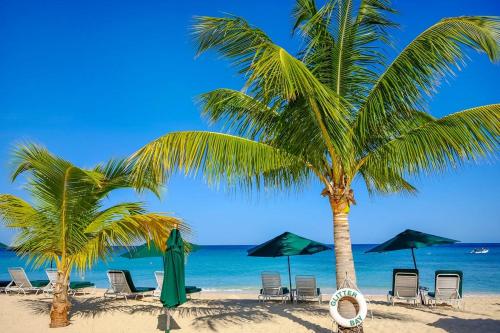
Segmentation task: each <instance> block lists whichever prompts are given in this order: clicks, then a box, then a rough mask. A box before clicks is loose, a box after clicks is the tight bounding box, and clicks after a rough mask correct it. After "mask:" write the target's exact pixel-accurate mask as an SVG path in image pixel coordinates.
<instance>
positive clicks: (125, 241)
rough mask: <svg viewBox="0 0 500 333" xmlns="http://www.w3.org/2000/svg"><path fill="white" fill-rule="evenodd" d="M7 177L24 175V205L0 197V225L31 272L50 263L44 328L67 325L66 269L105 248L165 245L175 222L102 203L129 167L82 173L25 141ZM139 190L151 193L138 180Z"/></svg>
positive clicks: (118, 163)
mask: <svg viewBox="0 0 500 333" xmlns="http://www.w3.org/2000/svg"><path fill="white" fill-rule="evenodd" d="M13 164H14V171H13V173H12V180H15V179H16V178H18V177H19V176H20V175H22V174H26V175H27V183H26V186H25V188H26V190H27V191H28V192H29V194H30V195H31V199H32V200H31V203H28V202H27V201H25V200H23V199H21V198H19V197H16V196H14V195H9V194H0V221H1V222H3V224H4V225H5V226H7V227H8V228H13V229H15V230H17V231H18V234H17V236H16V238H15V240H14V246H15V248H16V251H17V252H18V253H19V254H20V255H23V256H27V257H28V259H29V261H31V262H32V263H33V265H34V266H35V267H40V266H42V265H44V264H46V263H47V262H48V261H54V262H55V264H56V268H57V282H56V284H55V287H54V297H53V302H52V308H51V310H50V320H51V321H50V326H51V327H61V326H67V325H68V324H69V321H68V311H69V309H70V305H71V304H70V299H69V295H68V285H69V278H70V273H71V271H72V269H73V268H75V269H78V270H80V271H84V270H86V269H89V268H91V267H92V265H93V264H94V263H95V262H96V261H97V260H98V259H103V260H106V258H108V256H109V255H110V254H111V252H112V246H114V245H122V246H128V245H131V244H132V243H135V242H137V241H139V240H146V241H148V242H149V241H150V240H153V241H154V242H155V243H157V244H165V240H166V238H167V236H168V234H169V233H170V230H172V228H173V227H174V226H176V225H178V224H180V221H179V220H177V219H176V218H173V217H169V216H166V215H162V214H153V213H147V212H146V211H145V209H144V207H143V204H142V203H140V202H124V203H119V204H115V205H109V204H106V201H105V200H106V198H107V197H108V196H109V194H110V193H111V192H112V191H113V190H116V189H121V188H129V187H132V183H131V177H130V175H131V168H130V167H129V166H127V163H125V161H122V160H115V161H110V162H108V163H107V164H105V165H98V166H96V167H94V168H92V169H82V168H79V167H76V166H74V165H73V164H71V163H70V162H68V161H66V160H64V159H62V158H59V157H56V156H54V155H53V154H51V153H50V152H49V151H47V150H46V149H45V148H43V147H41V146H37V145H33V144H28V145H25V146H19V147H18V148H17V149H16V150H15V151H14V163H13ZM144 187H145V188H148V189H150V190H152V191H153V192H155V193H156V190H157V188H156V187H155V186H154V185H151V186H150V185H149V183H148V182H147V181H146V182H145V183H144Z"/></svg>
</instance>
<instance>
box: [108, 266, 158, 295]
mask: <svg viewBox="0 0 500 333" xmlns="http://www.w3.org/2000/svg"><path fill="white" fill-rule="evenodd" d="M107 275H108V280H109V288H108V289H107V290H106V291H105V292H104V297H114V298H118V297H123V298H124V299H125V301H127V300H128V297H131V298H132V297H133V298H134V299H137V297H139V296H140V297H144V296H147V293H149V292H152V291H154V290H155V288H150V287H136V286H135V285H134V281H133V280H132V276H131V275H130V272H129V271H127V270H109V271H108V272H107Z"/></svg>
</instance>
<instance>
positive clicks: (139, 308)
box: [21, 297, 332, 333]
mask: <svg viewBox="0 0 500 333" xmlns="http://www.w3.org/2000/svg"><path fill="white" fill-rule="evenodd" d="M51 301H52V300H51V299H50V298H40V299H26V300H21V302H22V303H23V304H25V305H26V306H27V307H28V308H30V309H31V310H32V311H33V312H34V313H37V314H48V313H49V311H50V306H51ZM112 312H123V313H127V314H130V315H133V314H135V313H150V314H152V315H155V316H158V324H157V329H158V330H159V331H165V329H166V321H167V315H166V313H165V312H164V310H163V308H162V307H161V305H160V304H159V303H158V302H152V301H150V300H145V301H143V302H129V303H126V302H125V301H123V300H110V299H103V298H102V297H92V298H73V300H72V307H71V311H70V317H83V318H89V317H90V318H93V317H98V316H100V315H102V314H104V313H112ZM171 314H172V316H173V318H172V319H171V329H172V330H176V329H180V327H179V325H178V324H177V323H176V321H175V319H174V318H183V317H190V318H192V320H191V325H192V326H193V327H194V328H196V329H200V330H201V329H204V330H207V329H208V330H211V331H214V332H216V331H217V326H219V325H221V326H225V325H234V324H237V325H238V324H245V323H249V322H252V323H259V322H264V321H269V320H272V318H275V319H276V317H282V318H286V319H288V320H290V321H293V322H294V323H296V324H298V325H300V326H302V327H304V328H305V329H307V330H310V331H313V332H317V333H330V332H331V329H332V328H331V327H325V326H322V325H319V324H317V323H315V322H313V321H309V320H305V319H303V318H302V317H303V316H302V315H303V314H308V315H311V314H312V315H313V316H316V317H327V316H329V314H328V309H327V308H325V307H320V306H318V305H316V304H298V305H291V304H280V303H273V302H270V303H264V304H263V303H258V302H257V301H255V300H237V299H231V300H224V299H222V300H205V299H193V300H190V301H189V302H188V303H187V304H186V305H185V306H181V307H179V308H177V309H175V310H171Z"/></svg>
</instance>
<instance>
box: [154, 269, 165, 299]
mask: <svg viewBox="0 0 500 333" xmlns="http://www.w3.org/2000/svg"><path fill="white" fill-rule="evenodd" d="M155 279H156V289H155V290H154V291H153V296H154V297H160V295H161V286H162V285H163V272H162V271H156V272H155Z"/></svg>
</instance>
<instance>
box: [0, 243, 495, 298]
mask: <svg viewBox="0 0 500 333" xmlns="http://www.w3.org/2000/svg"><path fill="white" fill-rule="evenodd" d="M373 246H374V245H369V244H358V245H354V246H353V252H354V260H355V264H356V272H357V276H358V286H359V287H360V289H361V290H362V291H363V292H364V293H366V294H385V293H386V292H387V290H388V289H389V288H390V286H391V283H392V280H391V279H392V269H393V268H412V267H413V261H412V258H411V251H410V250H401V251H395V252H387V253H365V251H367V250H368V249H370V248H371V247H373ZM250 247H251V246H250V245H248V246H246V245H234V246H215V245H212V246H201V247H200V249H198V250H197V251H196V252H194V253H191V254H190V255H189V256H188V258H187V259H186V284H188V285H196V286H198V287H201V288H202V289H203V290H206V291H226V292H254V291H256V290H257V289H258V288H259V285H260V272H262V271H279V272H280V273H281V276H282V282H283V285H288V269H287V260H286V257H281V258H256V257H248V256H247V255H246V250H247V249H249V248H250ZM476 247H487V248H489V250H490V251H489V253H488V254H481V255H479V254H470V251H471V250H472V249H473V248H476ZM123 252H124V250H123V249H117V250H116V251H115V253H116V255H114V256H113V257H112V258H111V259H110V260H109V261H108V262H107V263H104V262H98V263H97V264H96V265H95V266H94V267H93V268H92V270H91V271H87V272H85V273H84V274H80V273H78V272H73V273H72V280H74V281H78V280H83V279H85V280H88V281H92V282H94V283H95V284H96V285H97V286H98V287H102V288H104V287H107V286H108V283H107V278H106V270H108V269H110V268H113V269H128V270H130V271H131V273H132V277H133V278H134V282H135V283H136V285H137V286H155V285H156V284H155V280H154V273H153V272H154V271H155V270H161V269H162V259H161V258H142V259H126V258H122V257H120V256H119V254H121V253H123ZM415 255H416V259H417V265H418V268H419V270H420V275H421V280H420V281H421V282H420V284H421V285H423V286H428V287H430V289H431V290H432V289H433V288H434V287H433V286H434V282H433V280H434V271H435V270H437V269H460V270H462V271H463V273H464V282H463V283H464V293H465V294H467V293H468V294H482V293H495V294H500V283H499V281H500V244H477V243H476V244H455V245H451V246H434V247H428V248H422V249H418V250H416V251H415ZM290 261H291V271H292V283H293V279H294V276H295V275H300V274H313V275H315V276H316V278H317V281H318V285H319V287H321V288H322V291H324V292H332V291H333V290H334V287H335V274H334V272H335V270H334V267H335V260H334V255H333V250H332V251H325V252H322V253H318V254H315V255H311V256H295V257H290ZM14 266H22V267H25V269H26V272H27V274H28V276H29V277H30V279H46V276H45V273H44V271H43V269H38V270H35V269H33V268H32V267H30V266H26V261H25V260H24V259H20V258H18V257H17V256H16V255H15V254H14V253H12V252H9V251H1V250H0V280H8V279H9V274H8V272H7V268H8V267H14Z"/></svg>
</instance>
